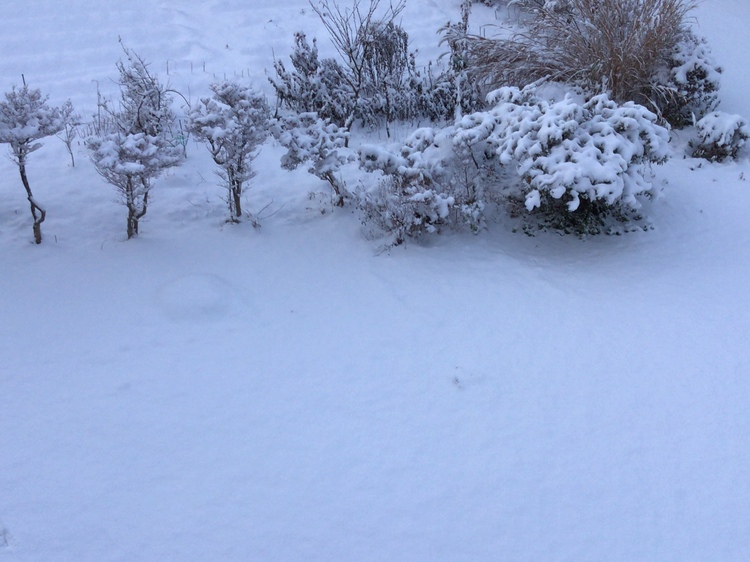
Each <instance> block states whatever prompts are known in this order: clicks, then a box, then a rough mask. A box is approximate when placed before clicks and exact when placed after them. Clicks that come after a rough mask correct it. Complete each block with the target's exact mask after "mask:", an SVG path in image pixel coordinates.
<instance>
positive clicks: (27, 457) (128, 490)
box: [0, 0, 750, 562]
mask: <svg viewBox="0 0 750 562" xmlns="http://www.w3.org/2000/svg"><path fill="white" fill-rule="evenodd" d="M342 4H346V2H342ZM458 4H459V2H458V0H408V7H407V9H406V11H405V12H404V15H403V25H404V27H405V28H406V29H407V31H409V32H410V34H411V38H412V42H413V44H414V45H415V46H419V47H420V50H421V51H420V52H421V53H422V54H423V55H424V56H425V57H426V56H430V57H432V56H435V55H437V54H438V53H439V52H440V48H439V46H438V44H437V43H438V36H437V35H436V34H435V31H436V30H437V28H438V27H439V26H440V25H442V24H443V23H445V22H446V21H447V20H448V19H453V20H454V21H455V20H456V19H457V18H458ZM486 14H490V15H491V12H489V11H486V10H485V15H486ZM696 16H697V19H698V23H699V26H700V31H701V32H702V33H704V34H706V35H707V36H708V39H709V42H710V43H711V44H712V45H713V46H714V54H715V55H716V57H717V58H718V60H719V62H720V63H721V64H722V66H723V67H724V69H725V72H724V76H723V81H724V85H725V87H724V90H723V93H722V96H723V97H724V99H725V105H723V106H722V109H723V110H724V111H727V112H729V113H738V114H743V115H745V116H748V115H750V101H748V96H747V92H748V91H750V84H748V80H750V79H749V78H748V73H746V72H745V70H746V69H745V66H746V60H745V59H746V57H745V55H746V54H747V53H748V51H749V50H750V34H748V33H747V28H748V25H750V5H749V4H748V3H747V2H745V1H744V0H714V1H712V2H704V3H702V4H701V5H700V7H699V9H698V10H697V12H696ZM299 29H303V30H305V31H306V32H307V33H308V36H309V37H311V36H317V37H318V38H319V44H320V48H321V52H322V54H323V55H324V56H327V55H330V54H332V49H331V46H330V44H329V42H328V41H327V39H326V38H325V36H324V34H323V33H322V31H321V27H320V24H319V22H318V21H317V20H316V17H315V15H314V14H313V13H312V11H311V10H310V8H309V6H308V4H307V3H306V2H305V1H303V0H287V1H286V2H281V3H279V2H271V1H270V0H255V1H254V2H250V3H249V2H247V1H238V0H205V1H203V2H174V1H168V0H128V1H127V2H126V1H124V0H112V1H111V2H109V3H107V4H106V6H104V5H103V4H102V2H99V1H93V0H76V1H74V2H52V1H50V0H27V1H25V2H8V3H6V5H5V6H4V7H3V16H2V18H0V53H2V56H1V57H0V76H1V77H2V84H3V91H6V90H7V89H9V88H10V86H11V85H12V84H20V83H21V74H24V75H25V78H26V81H27V82H28V83H29V85H30V86H32V87H38V88H41V89H42V90H43V91H44V92H46V93H49V94H50V96H51V98H50V101H51V102H52V103H55V104H59V103H62V102H63V101H64V100H65V99H67V98H71V99H72V100H73V103H74V104H75V105H76V107H77V109H78V110H79V111H82V112H83V113H84V114H85V116H86V118H90V117H91V115H92V113H93V112H94V110H95V107H96V88H97V84H98V86H99V88H100V90H101V91H102V93H105V94H109V93H112V92H113V91H114V90H115V85H114V83H113V81H112V80H113V78H115V77H116V69H115V62H116V61H117V60H118V59H119V58H120V56H121V51H120V46H119V44H118V41H117V38H118V35H119V36H121V37H122V39H123V41H124V42H125V44H126V45H127V46H129V47H130V48H132V49H134V50H135V51H136V52H137V53H139V54H140V55H142V56H143V57H144V58H145V59H146V60H148V61H151V62H152V65H153V66H152V69H153V70H154V71H156V72H158V74H159V76H160V77H161V78H162V80H169V82H170V83H171V84H172V86H173V87H174V88H175V89H177V90H179V91H181V92H183V93H185V95H186V97H189V98H190V99H193V100H194V99H197V97H199V96H207V95H209V92H208V84H210V83H211V82H212V81H214V80H217V79H222V78H223V77H224V76H227V77H228V78H233V77H237V78H242V77H245V78H247V77H248V75H250V76H251V77H252V78H253V80H254V82H255V84H256V85H257V86H258V87H260V88H262V89H263V90H264V91H265V92H266V93H268V94H269V95H270V94H271V92H270V86H269V84H268V82H267V81H266V77H265V75H264V70H268V69H271V67H272V61H273V56H274V54H275V55H276V56H277V57H282V58H285V59H286V60H288V59H287V58H286V57H288V54H289V52H290V48H291V44H292V33H293V32H294V31H295V30H299ZM167 71H168V72H169V73H167ZM681 139H682V137H681ZM684 140H685V139H682V140H680V139H677V140H676V141H675V142H676V143H678V144H677V145H676V152H677V153H678V156H677V157H676V158H675V159H673V160H672V161H670V162H669V163H668V164H666V165H664V166H661V167H658V168H657V169H656V174H657V177H656V181H657V183H658V184H659V185H660V186H661V187H663V193H664V196H663V197H662V198H661V199H660V200H659V201H657V202H656V203H655V204H654V205H653V206H651V207H650V208H649V210H648V212H649V215H650V217H651V220H652V221H653V224H654V226H655V229H654V230H652V231H650V232H642V233H636V234H629V235H627V236H623V237H599V238H591V239H588V240H585V241H581V240H578V239H575V238H563V237H559V236H557V235H554V234H548V235H540V236H537V237H535V238H528V237H526V236H523V235H521V234H513V233H512V232H511V231H510V227H508V226H507V225H505V224H504V223H503V222H501V223H499V224H493V225H490V229H489V231H487V232H483V233H481V234H480V235H479V236H476V237H474V236H472V235H470V234H453V235H446V236H442V237H439V238H432V239H430V240H429V241H427V242H426V243H424V244H417V243H409V244H407V245H406V246H405V247H399V248H395V249H394V250H392V251H391V252H390V253H377V252H376V251H375V250H376V248H377V245H378V242H377V241H372V240H368V239H367V238H366V236H364V235H363V231H362V229H361V227H360V224H359V220H358V217H357V216H356V214H355V213H354V212H353V211H352V210H351V209H338V208H337V209H334V210H333V212H331V208H330V206H329V205H328V204H327V201H326V197H327V196H318V197H313V198H310V197H308V193H309V192H322V193H325V192H326V187H325V185H324V184H323V183H322V182H320V181H318V180H316V179H315V178H314V177H313V176H312V175H310V174H307V173H306V172H305V171H304V170H297V171H295V172H286V171H283V170H281V169H280V167H279V165H278V163H279V158H280V156H281V154H282V153H283V151H282V150H281V149H280V148H279V147H278V146H274V144H273V143H272V142H270V141H269V142H268V143H267V144H266V145H265V146H264V148H263V150H262V152H261V154H260V156H259V157H258V160H256V164H257V165H256V168H257V170H258V175H257V176H256V177H255V178H254V179H253V180H252V181H251V184H250V190H249V191H248V194H247V197H246V200H245V206H246V207H247V208H248V209H250V210H252V211H253V212H255V213H256V214H257V215H259V216H260V224H261V227H260V228H259V229H255V228H253V227H252V226H251V224H250V223H249V222H245V223H243V224H241V225H238V226H232V225H226V224H225V223H224V222H223V220H224V218H225V217H226V211H225V209H224V207H225V204H224V202H223V201H222V199H221V197H222V190H221V189H220V188H218V187H216V182H217V178H216V177H215V175H214V174H213V166H212V164H211V162H210V160H209V158H208V156H207V153H206V151H205V150H204V149H203V148H202V147H201V146H199V145H197V144H192V143H191V144H190V146H189V147H188V148H189V158H188V160H187V162H186V163H185V165H183V166H182V167H180V168H176V169H173V170H170V171H169V173H168V175H167V177H165V178H163V179H161V180H159V181H158V182H157V184H156V187H155V190H154V192H153V195H154V199H153V202H152V205H151V207H150V209H149V212H148V215H147V216H146V219H145V221H144V222H143V223H142V225H141V236H140V237H139V238H137V239H134V240H130V241H125V240H124V238H125V210H124V208H123V207H121V206H119V205H117V204H116V203H115V201H114V199H115V193H114V190H113V189H112V188H111V187H110V186H108V185H106V184H104V182H103V181H102V180H101V178H100V177H99V176H98V175H97V174H96V172H95V171H94V169H93V166H92V165H91V163H90V162H89V161H88V158H87V155H86V152H85V149H84V148H83V147H82V146H81V145H77V146H76V147H75V154H76V158H77V165H76V167H71V166H70V165H69V158H68V155H67V153H66V151H65V147H64V145H63V144H62V143H61V142H59V141H58V140H56V139H54V138H53V139H47V140H46V142H45V146H44V147H43V148H42V149H41V150H39V151H38V152H35V153H34V154H33V155H32V157H31V160H30V162H29V176H30V181H31V183H32V187H33V188H34V189H35V195H36V197H37V199H38V200H39V202H40V203H41V204H42V205H44V206H46V208H47V210H48V218H47V221H46V222H45V223H44V224H43V229H42V230H43V233H44V235H45V241H44V243H43V244H42V245H40V246H36V245H34V244H33V243H32V233H31V217H30V213H29V209H28V204H27V202H26V200H25V194H24V192H23V188H22V186H21V184H20V180H19V178H18V173H17V170H16V169H15V168H14V165H13V163H12V162H11V161H10V160H8V159H6V158H3V159H2V160H0V172H1V173H0V562H6V561H7V562H11V561H12V562H58V561H60V562H62V561H65V562H71V561H76V562H78V561H85V562H87V561H91V562H107V561H121V562H133V561H144V562H150V561H167V560H170V561H209V560H210V561H248V560H251V561H264V562H265V561H269V562H271V561H284V562H297V561H305V562H316V561H320V562H323V561H326V562H328V561H386V560H388V561H404V562H418V561H425V562H427V561H445V562H458V561H467V562H480V561H487V562H490V561H493V562H494V561H500V560H502V561H558V560H559V561H562V560H566V561H572V562H582V561H592V562H594V561H654V562H657V561H658V562H666V561H680V562H683V561H722V562H729V561H746V560H749V559H750V532H748V529H749V528H750V476H749V473H748V467H749V466H750V378H749V376H750V346H749V345H748V334H749V333H750V292H749V291H748V279H750V253H748V251H747V249H748V247H750V229H749V228H748V209H750V182H748V181H746V179H747V180H750V166H748V163H747V161H746V160H743V161H740V162H738V163H729V164H722V165H718V164H709V163H705V162H699V161H697V160H693V159H690V158H688V159H682V158H681V157H680V156H679V152H680V150H681V148H680V146H679V143H680V142H683V143H684ZM355 179H356V178H355Z"/></svg>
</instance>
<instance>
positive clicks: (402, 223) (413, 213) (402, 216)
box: [358, 174, 455, 246]
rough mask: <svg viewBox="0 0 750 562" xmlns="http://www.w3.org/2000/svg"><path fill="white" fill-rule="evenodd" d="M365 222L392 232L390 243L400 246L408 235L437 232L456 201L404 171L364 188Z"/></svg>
mask: <svg viewBox="0 0 750 562" xmlns="http://www.w3.org/2000/svg"><path fill="white" fill-rule="evenodd" d="M358 195H359V202H358V205H359V208H360V210H361V212H362V223H363V224H364V225H367V226H370V225H375V226H376V227H377V228H378V229H380V230H381V231H383V232H386V233H388V234H389V235H390V237H391V241H390V243H389V244H388V245H392V246H398V245H399V244H402V243H404V242H405V241H406V240H407V238H419V237H420V236H422V235H424V234H427V233H433V232H437V231H438V230H439V228H440V227H441V226H443V225H445V224H446V223H447V219H448V217H449V215H450V213H451V208H452V207H453V205H454V203H455V201H454V199H453V198H452V197H451V196H449V195H446V194H445V193H439V192H437V191H436V190H435V189H430V188H428V187H427V185H425V184H420V183H419V181H418V179H417V178H415V177H413V178H409V177H407V176H404V175H399V174H394V175H386V176H383V177H381V178H380V179H379V180H378V183H377V186H376V188H375V189H371V190H364V189H362V190H360V192H359V193H358Z"/></svg>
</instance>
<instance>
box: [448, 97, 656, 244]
mask: <svg viewBox="0 0 750 562" xmlns="http://www.w3.org/2000/svg"><path fill="white" fill-rule="evenodd" d="M489 100H490V102H491V103H492V104H493V107H492V109H490V110H489V111H486V112H480V113H474V114H472V115H467V116H465V117H464V118H463V119H461V120H459V121H458V122H457V124H456V131H455V136H454V140H453V142H454V145H456V146H463V147H467V148H469V147H477V146H479V147H482V148H483V149H484V151H485V153H491V154H494V155H495V156H496V157H497V158H498V160H499V162H500V164H501V165H503V166H512V167H513V168H514V169H515V171H516V173H517V175H518V177H519V179H520V182H519V183H518V184H517V185H516V187H515V188H514V189H511V190H508V191H507V192H506V194H507V196H508V197H509V200H510V201H511V203H512V202H513V201H519V202H521V203H522V204H523V208H525V210H526V212H527V213H535V214H536V215H538V216H540V217H541V219H542V224H546V225H548V226H552V227H554V228H560V229H562V230H570V231H578V232H580V233H582V234H583V233H594V232H598V231H600V230H601V229H600V228H599V226H600V225H601V223H602V218H603V217H604V216H606V215H614V216H627V212H628V211H629V210H635V209H638V208H639V207H640V203H639V201H638V199H639V197H640V196H649V195H652V194H653V187H652V185H651V184H650V183H649V182H648V181H647V180H646V178H645V177H644V173H645V172H646V170H645V167H646V166H648V165H649V164H651V163H661V162H664V161H665V160H666V159H667V158H668V156H669V153H670V152H669V147H668V141H669V134H668V131H667V129H665V128H664V127H662V126H660V125H658V124H657V117H656V115H655V114H654V113H652V112H650V111H649V110H647V109H646V108H645V107H642V106H639V105H637V104H634V103H632V102H628V103H625V104H623V105H618V104H616V103H615V102H614V101H612V100H610V99H609V98H608V97H607V96H606V95H605V94H600V95H598V96H594V97H592V98H590V99H588V100H583V99H576V96H573V95H572V94H567V95H565V97H564V98H563V99H561V100H559V101H554V100H547V99H544V98H542V97H539V96H537V95H536V94H535V90H534V89H533V88H526V89H524V90H520V89H518V88H501V89H499V90H497V91H495V92H493V93H492V94H490V96H489Z"/></svg>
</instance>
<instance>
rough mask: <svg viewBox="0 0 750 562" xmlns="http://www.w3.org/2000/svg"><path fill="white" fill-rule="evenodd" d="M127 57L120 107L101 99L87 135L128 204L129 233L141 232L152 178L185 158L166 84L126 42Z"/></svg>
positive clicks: (100, 167) (98, 163)
mask: <svg viewBox="0 0 750 562" xmlns="http://www.w3.org/2000/svg"><path fill="white" fill-rule="evenodd" d="M123 50H124V52H125V58H126V61H127V62H124V61H119V62H118V63H117V69H118V70H119V72H120V79H119V82H118V83H119V85H120V101H119V106H118V107H117V108H114V107H110V104H109V102H108V101H107V100H103V99H100V100H99V104H100V107H99V109H100V112H101V113H102V114H104V115H106V118H104V119H102V120H101V121H100V122H99V125H100V129H99V132H98V133H97V134H94V135H92V136H90V137H89V138H88V139H87V140H86V146H87V147H88V149H89V154H90V156H91V160H92V162H93V163H94V166H95V167H96V170H97V172H99V175H101V176H102V177H103V178H104V180H105V181H106V182H107V183H109V184H111V185H113V186H114V187H115V189H116V190H117V192H118V193H119V194H120V196H121V197H122V201H123V203H124V205H125V206H126V207H127V209H128V218H127V234H128V239H130V238H132V237H133V236H135V235H137V234H138V223H139V221H140V219H141V218H143V216H144V215H145V214H146V211H147V210H148V199H149V194H150V191H151V188H152V184H153V181H154V180H155V179H157V178H158V177H159V176H160V175H161V174H162V173H163V172H164V171H165V170H166V169H168V168H171V167H173V166H177V165H178V164H180V163H181V162H182V160H183V158H184V153H183V149H182V146H181V145H180V144H179V143H178V142H175V140H174V135H173V133H172V127H173V125H174V122H175V114H174V113H173V111H172V109H171V107H170V106H171V103H172V98H171V96H170V95H169V93H168V91H167V88H166V87H164V86H163V85H162V84H161V83H160V82H159V80H158V79H157V77H156V76H155V75H153V74H151V72H150V71H149V70H148V65H147V64H146V63H145V62H144V60H143V59H142V58H141V57H139V56H138V55H137V54H135V53H134V52H133V51H131V50H130V49H128V48H126V47H125V46H124V45H123Z"/></svg>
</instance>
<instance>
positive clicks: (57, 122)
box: [0, 85, 72, 154]
mask: <svg viewBox="0 0 750 562" xmlns="http://www.w3.org/2000/svg"><path fill="white" fill-rule="evenodd" d="M48 99H49V96H43V95H42V92H41V91H40V90H37V89H30V88H29V87H28V86H26V85H24V86H23V87H22V88H16V87H15V86H13V87H12V89H11V91H10V92H6V94H5V100H4V101H0V143H8V144H10V146H11V150H13V152H14V154H18V151H19V149H20V147H21V146H24V147H25V151H26V153H28V152H33V151H34V150H36V149H38V148H39V147H40V146H41V144H39V143H37V142H34V141H37V140H39V139H42V138H44V137H48V136H50V135H54V134H57V133H59V132H60V131H62V130H63V128H64V127H65V124H66V122H67V119H68V118H69V116H70V111H66V110H65V108H67V107H68V106H67V105H66V106H63V108H59V107H52V106H50V105H49V104H47V100H48ZM70 107H71V108H72V106H70Z"/></svg>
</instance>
